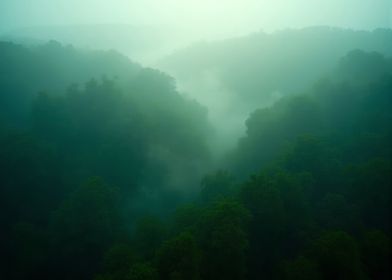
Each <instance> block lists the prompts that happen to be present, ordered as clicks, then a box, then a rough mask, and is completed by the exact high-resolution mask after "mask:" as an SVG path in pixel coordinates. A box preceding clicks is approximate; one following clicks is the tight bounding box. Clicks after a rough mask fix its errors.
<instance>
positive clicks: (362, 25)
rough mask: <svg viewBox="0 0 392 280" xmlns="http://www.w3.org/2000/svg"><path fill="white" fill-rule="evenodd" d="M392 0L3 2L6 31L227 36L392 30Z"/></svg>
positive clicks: (1, 23)
mask: <svg viewBox="0 0 392 280" xmlns="http://www.w3.org/2000/svg"><path fill="white" fill-rule="evenodd" d="M391 15H392V0H106V1H104V0H0V29H1V31H6V30H9V29H13V28H19V27H25V26H36V25H64V24H66V25H68V24H95V23H127V24H134V25H140V24H143V25H162V24H164V25H173V26H177V27H186V28H193V29H194V30H197V31H200V30H207V29H208V30H210V31H214V32H221V33H247V32H251V31H255V30H260V29H263V30H265V31H272V30H275V29H282V28H286V27H292V28H296V27H304V26H310V25H333V26H341V27H348V28H354V29H374V28H377V27H391V26H392V16H391Z"/></svg>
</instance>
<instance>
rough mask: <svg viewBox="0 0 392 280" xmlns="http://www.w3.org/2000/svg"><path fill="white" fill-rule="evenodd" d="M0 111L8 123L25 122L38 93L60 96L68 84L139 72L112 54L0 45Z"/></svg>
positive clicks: (58, 46) (54, 46) (56, 46)
mask: <svg viewBox="0 0 392 280" xmlns="http://www.w3.org/2000/svg"><path fill="white" fill-rule="evenodd" d="M0 61H1V64H0V73H1V76H0V88H1V91H2V94H1V96H0V98H1V99H0V101H1V102H0V112H1V115H3V117H8V116H9V115H12V116H9V117H10V118H11V119H9V120H12V121H17V122H19V123H20V122H23V121H26V117H27V116H26V114H25V113H26V112H27V111H28V108H29V106H30V104H29V103H30V102H31V100H32V98H33V97H34V96H35V95H36V94H37V93H38V92H39V91H47V92H52V93H53V94H59V93H64V92H65V90H66V88H67V87H68V86H69V85H71V84H72V83H85V82H86V81H88V80H89V79H91V78H98V79H100V78H101V77H102V76H104V75H106V76H107V77H108V78H111V79H112V78H115V77H117V78H122V79H124V78H130V77H132V76H134V75H135V74H136V73H138V72H139V71H140V70H141V67H140V66H139V65H138V64H136V63H133V62H131V61H130V60H129V59H128V58H126V57H125V56H123V55H121V54H119V53H117V52H115V51H87V50H86V51H85V50H80V49H76V48H74V47H72V46H70V45H69V46H62V45H61V44H59V43H58V42H55V41H51V42H49V43H47V44H44V45H41V46H37V47H30V48H28V47H25V46H22V45H18V44H14V43H11V42H0Z"/></svg>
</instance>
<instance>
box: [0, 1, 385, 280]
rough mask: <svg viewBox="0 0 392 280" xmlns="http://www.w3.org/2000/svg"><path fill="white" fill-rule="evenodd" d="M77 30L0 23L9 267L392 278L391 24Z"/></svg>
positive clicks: (179, 277)
mask: <svg viewBox="0 0 392 280" xmlns="http://www.w3.org/2000/svg"><path fill="white" fill-rule="evenodd" d="M174 2H176V1H174ZM174 2H173V3H174ZM234 2H236V1H233V3H232V4H231V5H232V7H237V4H234ZM236 3H237V2H236ZM194 7H197V5H196V4H194ZM238 7H239V6H238ZM255 7H256V6H255ZM271 7H272V6H271ZM0 8H1V4H0ZM10 10H11V9H10ZM0 15H1V13H0ZM223 18H224V17H223V16H222V19H223ZM0 22H1V21H0ZM83 26H84V27H85V29H83V30H78V27H76V26H73V27H70V26H68V27H64V26H63V27H61V28H59V27H53V28H50V27H48V28H43V27H31V28H30V29H29V28H27V29H22V30H25V31H26V30H28V31H29V32H27V31H26V32H27V33H25V36H26V37H23V38H22V37H20V34H18V33H17V32H16V33H12V32H10V33H7V34H6V36H0V38H2V39H1V40H0V210H1V211H0V225H1V233H0V248H1V252H0V254H1V258H2V261H1V262H0V278H1V279H7V280H8V279H10V280H13V279H59V280H62V279H63V280H71V279H72V280H74V279H76V280H77V279H81V280H82V279H83V280H85V279H92V280H217V279H224V280H231V279H232V280H241V279H244V280H245V279H280V280H289V279H292V280H294V279H297V280H298V279H304V280H306V279H316V280H317V279H325V280H326V279H390V277H391V266H390V261H391V243H390V242H391V239H390V237H391V224H390V221H391V207H390V203H391V186H392V145H391V143H392V110H391V109H392V31H391V29H388V28H383V29H381V28H380V29H375V30H373V31H356V30H351V29H342V28H332V27H309V28H301V29H287V30H282V31H277V32H273V33H265V32H257V33H254V34H250V35H246V36H245V35H244V36H240V37H236V38H230V39H224V40H215V41H208V42H203V43H194V44H191V45H190V46H189V47H186V48H181V49H179V50H175V51H174V50H172V53H171V54H170V55H166V56H161V57H160V59H159V61H158V62H157V63H156V64H153V65H150V67H147V66H146V65H145V64H143V57H147V56H149V55H152V53H154V55H157V54H158V53H159V54H161V52H160V50H161V49H160V48H161V47H164V45H163V43H162V45H160V46H157V47H156V48H154V44H159V40H160V39H157V38H158V37H159V36H162V38H163V37H165V36H166V35H165V34H163V33H162V34H160V33H159V32H158V33H154V36H152V37H149V36H148V35H147V34H149V33H148V32H147V31H146V30H149V31H151V30H154V29H150V28H147V27H145V28H144V29H143V28H142V29H140V30H137V31H135V30H136V29H135V30H134V31H135V33H132V32H131V33H130V34H131V35H130V36H129V37H126V36H124V38H121V36H122V34H125V33H117V34H114V33H115V32H117V31H118V30H122V28H124V26H123V25H108V26H106V27H105V25H99V26H98V25H88V26H89V27H88V28H87V27H86V26H87V25H83ZM98 27H99V28H98ZM95 28H98V29H99V30H101V31H102V30H106V33H100V31H99V32H97V31H94V30H96V29H95ZM128 28H129V26H127V28H126V30H129V29H128ZM135 28H136V27H135ZM19 30H20V29H19ZM37 30H41V31H42V32H43V33H42V34H44V35H43V37H41V38H40V39H39V40H36V38H35V37H34V36H33V35H34V34H36V33H35V32H37ZM48 30H49V31H50V32H49V31H48ZM58 30H60V31H58ZM0 31H1V29H0ZM77 31H78V32H79V31H80V33H78V32H77ZM144 31H145V32H144ZM45 32H48V33H45ZM75 32H76V33H75ZM138 32H139V33H138ZM38 33H39V32H38ZM48 34H49V35H48ZM56 34H57V35H56ZM74 34H79V37H78V36H76V37H75V36H74ZM87 34H90V35H89V36H87ZM132 34H133V35H132ZM137 34H138V35H137ZM0 35H1V34H0ZM30 35H31V36H32V37H29V36H30ZM109 35H110V36H109ZM143 35H144V36H145V37H143ZM188 35H189V34H188ZM45 36H48V37H53V38H46V37H45ZM106 36H109V37H110V38H111V39H110V38H109V37H107V38H109V39H107V38H106ZM56 37H57V38H56ZM64 38H67V39H64ZM146 38H150V39H151V40H152V41H149V42H146V41H145V39H146ZM165 38H166V39H165V40H169V39H168V37H165ZM170 38H172V41H170V40H169V43H170V45H171V46H174V45H176V46H179V41H176V40H177V39H178V38H177V39H174V37H170ZM47 39H58V41H56V40H47ZM68 39H69V41H68V42H67V40H68ZM46 40H47V41H46ZM83 40H84V41H85V42H89V43H93V44H94V42H96V43H97V45H96V46H95V48H86V47H85V46H84V45H83V43H81V42H83ZM162 40H163V39H162ZM44 41H45V42H44ZM163 41H164V40H163ZM163 41H162V42H163ZM71 42H73V43H74V44H75V45H71V44H69V43H71ZM129 42H133V43H134V45H132V44H131V43H129ZM100 43H102V44H103V45H102V44H100ZM78 44H79V45H78ZM112 44H113V48H114V49H116V44H117V46H120V45H121V44H123V45H122V46H123V47H124V48H125V47H127V46H128V47H129V49H128V50H129V53H125V54H122V53H121V52H120V50H121V51H124V49H122V48H121V47H118V48H117V50H101V49H100V48H103V49H107V48H108V47H107V46H111V45H112ZM149 48H151V50H150V49H149ZM150 51H151V52H150ZM155 51H156V52H155ZM132 54H134V57H133V56H132ZM139 59H140V61H141V62H142V63H140V61H139ZM135 61H139V62H135Z"/></svg>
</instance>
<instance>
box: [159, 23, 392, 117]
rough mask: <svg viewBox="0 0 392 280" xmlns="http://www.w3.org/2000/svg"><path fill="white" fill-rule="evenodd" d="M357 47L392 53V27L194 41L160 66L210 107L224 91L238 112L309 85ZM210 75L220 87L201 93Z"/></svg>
mask: <svg viewBox="0 0 392 280" xmlns="http://www.w3.org/2000/svg"><path fill="white" fill-rule="evenodd" d="M354 49H361V50H364V51H376V52H379V53H381V54H384V55H392V30H390V29H377V30H374V31H353V30H347V29H340V28H331V27H309V28H304V29H298V30H297V29H289V30H282V31H277V32H274V33H271V34H267V33H264V32H259V33H255V34H252V35H248V36H244V37H239V38H233V39H227V40H223V41H216V42H201V43H198V44H194V45H191V46H190V47H188V48H185V49H182V50H178V51H177V52H173V54H172V55H170V56H168V57H166V58H165V59H163V60H162V61H161V63H160V64H159V67H161V68H162V69H164V70H165V71H168V72H169V73H171V74H172V75H173V76H174V77H175V78H176V79H178V81H179V83H180V84H182V85H184V87H185V89H186V90H191V93H193V94H194V96H195V97H197V98H200V99H201V100H202V101H203V102H204V103H205V104H206V106H208V107H211V108H214V109H215V107H217V108H219V107H218V106H216V105H215V104H214V103H212V100H213V99H212V98H209V95H211V94H214V93H216V92H219V91H220V92H224V94H223V95H222V96H224V98H225V99H226V100H228V101H226V102H230V101H231V102H232V104H234V106H228V108H227V111H226V112H225V113H224V114H226V113H227V112H229V111H234V112H236V111H238V110H239V109H238V107H240V108H241V109H242V112H243V111H247V112H246V113H249V111H251V110H253V109H256V107H255V106H259V105H260V104H266V105H269V104H270V103H271V101H274V100H276V96H282V95H286V94H291V93H296V92H298V91H301V90H304V89H306V88H307V87H308V86H309V85H310V84H311V83H313V82H314V81H315V80H317V79H319V78H321V77H322V76H324V75H326V74H327V73H328V72H330V71H332V70H333V68H334V67H335V66H336V65H337V63H338V61H339V59H340V58H341V57H342V56H344V55H345V54H346V53H347V52H349V51H351V50H354ZM211 80H212V81H215V82H213V84H214V85H215V84H219V87H218V88H217V87H213V88H212V87H210V88H207V90H209V92H205V93H198V91H197V86H199V87H202V86H203V84H205V83H206V81H207V82H208V81H210V82H211ZM193 86H194V87H195V88H194V89H193V90H192V87H193ZM214 106H215V107H214ZM241 106H242V107H241ZM236 107H237V108H236Z"/></svg>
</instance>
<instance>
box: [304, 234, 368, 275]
mask: <svg viewBox="0 0 392 280" xmlns="http://www.w3.org/2000/svg"><path fill="white" fill-rule="evenodd" d="M309 255H310V256H311V257H312V258H313V259H314V260H315V261H316V262H317V263H318V264H319V267H320V271H321V273H322V275H323V279H364V278H365V275H364V272H363V270H362V267H361V259H360V253H359V249H358V245H357V243H356V241H355V240H354V239H353V238H352V237H351V236H350V235H349V234H347V233H346V232H343V231H330V232H326V233H324V234H323V235H321V237H320V238H318V239H317V240H315V241H314V242H313V244H312V246H311V248H310V249H309Z"/></svg>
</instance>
